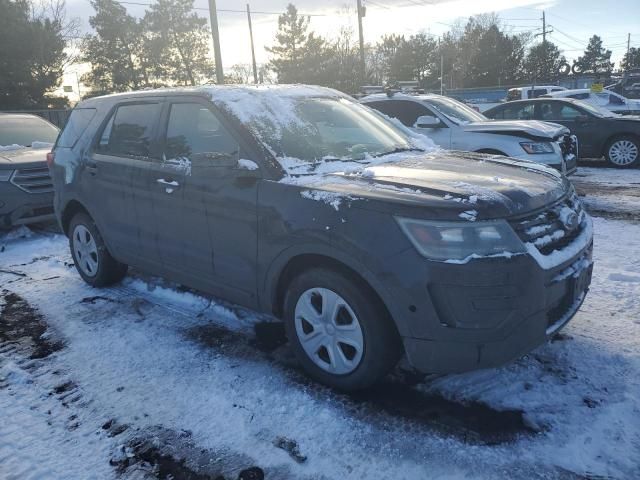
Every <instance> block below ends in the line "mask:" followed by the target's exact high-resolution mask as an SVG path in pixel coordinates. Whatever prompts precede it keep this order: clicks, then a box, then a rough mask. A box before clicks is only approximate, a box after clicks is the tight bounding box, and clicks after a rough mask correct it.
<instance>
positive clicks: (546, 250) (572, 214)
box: [512, 193, 586, 255]
mask: <svg viewBox="0 0 640 480" xmlns="http://www.w3.org/2000/svg"><path fill="white" fill-rule="evenodd" d="M585 216H586V214H585V212H584V210H583V208H582V204H581V203H580V200H579V199H578V196H577V195H576V194H575V193H573V194H572V195H570V196H569V197H568V198H566V199H565V200H563V201H562V202H560V203H558V204H556V205H554V206H553V207H552V208H550V209H548V210H546V211H544V212H542V213H538V214H536V215H533V216H531V217H527V218H524V219H519V220H516V221H514V222H512V226H513V229H514V230H515V231H516V233H517V234H518V236H519V237H520V239H521V240H522V241H523V242H524V243H525V244H529V245H533V246H535V248H536V249H537V250H538V251H539V252H540V253H541V254H542V255H550V254H551V253H553V252H554V251H556V250H562V249H563V248H564V247H566V246H567V245H569V244H570V243H571V242H573V240H574V239H575V238H576V237H578V235H580V233H582V231H583V230H584V228H585V220H586V219H585Z"/></svg>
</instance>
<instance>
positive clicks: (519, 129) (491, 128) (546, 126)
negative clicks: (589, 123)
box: [462, 120, 569, 140]
mask: <svg viewBox="0 0 640 480" xmlns="http://www.w3.org/2000/svg"><path fill="white" fill-rule="evenodd" d="M462 128H463V130H464V131H465V132H480V133H495V134H504V135H513V134H514V133H522V134H524V135H526V136H528V137H536V138H547V139H551V140H552V139H554V138H556V137H557V136H558V135H563V134H566V133H569V129H568V128H567V127H565V126H563V125H559V124H557V123H550V122H541V121H539V120H507V121H502V120H499V121H498V120H492V121H487V122H472V123H467V124H466V125H463V126H462Z"/></svg>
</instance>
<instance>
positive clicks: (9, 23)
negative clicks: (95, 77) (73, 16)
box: [0, 0, 67, 108]
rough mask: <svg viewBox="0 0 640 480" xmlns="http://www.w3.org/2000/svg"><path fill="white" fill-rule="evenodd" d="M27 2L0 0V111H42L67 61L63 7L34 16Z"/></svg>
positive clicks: (23, 0)
mask: <svg viewBox="0 0 640 480" xmlns="http://www.w3.org/2000/svg"><path fill="white" fill-rule="evenodd" d="M33 7H34V6H33V4H32V3H31V2H29V1H28V0H17V1H12V0H0V45H1V47H0V108H25V107H31V108H32V107H46V106H47V105H48V104H49V103H50V102H51V99H50V97H49V95H50V93H51V91H52V90H54V89H55V88H56V87H57V86H58V85H59V83H60V79H61V78H62V70H63V67H64V64H65V61H66V60H67V54H66V53H65V51H64V48H65V46H66V42H65V40H64V37H63V31H64V28H65V25H64V24H63V21H64V19H63V17H62V16H61V15H62V14H63V12H64V3H57V4H54V7H55V8H56V9H57V10H55V11H56V12H57V14H56V15H53V16H52V17H48V16H46V15H45V14H42V15H37V16H36V15H34V14H33V12H34V11H35V10H34V8H33ZM54 13H55V12H54Z"/></svg>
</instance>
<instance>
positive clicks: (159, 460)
mask: <svg viewBox="0 0 640 480" xmlns="http://www.w3.org/2000/svg"><path fill="white" fill-rule="evenodd" d="M111 422H112V423H113V425H115V424H116V422H115V421H111ZM103 428H104V427H103ZM110 463H111V465H112V466H113V467H115V469H116V471H117V472H118V473H119V474H124V473H126V472H130V471H133V470H135V471H136V472H139V471H143V472H145V473H147V474H148V475H152V476H153V477H154V478H158V479H163V480H164V479H167V480H168V479H180V480H263V479H264V478H265V472H264V470H263V469H262V468H260V467H258V466H256V465H255V464H253V461H252V460H251V459H250V458H248V457H246V456H244V455H238V454H232V453H230V452H213V451H210V450H207V449H202V448H199V447H198V446H197V445H196V444H195V443H194V442H193V441H192V440H191V432H189V431H181V432H174V431H171V430H167V429H165V428H163V427H155V428H152V429H149V430H147V431H145V432H141V433H140V434H139V435H138V436H136V438H133V439H131V440H129V441H128V442H127V443H126V445H123V446H121V447H120V449H119V451H118V452H116V455H115V456H114V458H112V459H111V461H110ZM272 473H279V474H280V475H279V476H278V478H290V477H289V475H286V472H285V471H284V470H280V471H278V472H276V471H275V470H274V471H273V472H272ZM283 473H284V474H285V475H284V476H283V475H282V474H283Z"/></svg>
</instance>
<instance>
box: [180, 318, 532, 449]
mask: <svg viewBox="0 0 640 480" xmlns="http://www.w3.org/2000/svg"><path fill="white" fill-rule="evenodd" d="M255 333H256V336H255V337H251V336H249V335H245V334H243V333H242V332H237V331H232V330H229V329H226V328H224V327H222V326H219V325H213V324H209V325H205V326H199V327H196V328H192V329H190V330H188V332H187V336H188V337H189V338H190V339H192V340H196V341H198V342H199V343H201V344H203V345H206V346H207V347H210V348H213V349H215V350H216V351H218V352H221V353H223V354H225V355H234V356H237V357H241V358H247V359H257V360H262V361H269V360H270V361H272V363H273V365H274V366H275V367H278V368H280V369H281V370H283V371H284V372H286V374H287V376H288V377H289V378H290V379H291V380H292V381H293V382H294V383H297V384H301V385H304V386H305V387H306V388H307V389H308V391H309V392H310V393H317V394H318V395H319V396H323V397H332V396H333V397H334V398H336V400H337V401H338V402H339V403H340V404H341V405H342V407H343V408H345V409H346V410H347V411H349V414H350V415H354V416H357V417H360V418H363V419H368V420H370V419H372V418H376V416H377V417H378V418H379V419H380V420H381V421H384V416H386V415H388V416H391V417H394V418H397V419H400V420H402V421H408V423H409V424H411V425H418V426H422V427H426V428H429V429H432V430H437V431H439V432H442V433H444V434H448V435H453V436H455V437H457V438H460V439H462V440H463V441H465V442H469V443H476V444H482V445H494V444H500V443H505V442H511V441H513V440H515V439H516V438H517V437H519V436H522V435H530V434H533V433H537V430H535V429H534V428H532V427H531V426H529V425H528V424H527V423H526V422H525V420H524V412H522V411H521V410H495V409H492V408H491V407H489V406H487V405H485V404H482V403H474V402H471V403H460V402H455V401H451V400H447V399H445V398H444V397H441V396H438V395H436V394H425V393H423V392H421V391H420V390H418V389H417V388H415V386H416V385H419V383H420V380H422V379H423V378H424V376H421V375H406V374H395V375H394V377H393V380H389V381H387V382H385V383H382V384H381V385H379V386H377V387H375V388H373V389H370V390H367V391H363V392H358V393H354V394H349V395H344V394H336V393H335V392H334V391H332V390H330V389H328V388H325V387H323V386H321V385H319V384H316V383H314V382H312V381H311V380H310V379H309V378H308V377H307V376H306V375H305V374H304V372H302V371H301V369H300V367H299V366H298V365H297V364H296V363H295V362H294V361H293V359H292V353H291V352H290V351H289V349H288V348H280V347H282V346H283V345H284V342H286V337H284V330H282V325H281V324H278V323H266V324H258V325H257V326H256V328H255ZM266 346H268V347H269V348H267V347H266ZM418 379H420V380H418ZM381 415H382V417H381ZM278 447H279V448H282V449H284V450H286V451H287V452H289V453H290V455H292V453H291V451H293V447H292V448H285V447H291V445H289V444H287V443H286V442H280V444H279V445H278ZM290 450H291V451H290ZM298 453H299V452H298Z"/></svg>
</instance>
